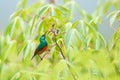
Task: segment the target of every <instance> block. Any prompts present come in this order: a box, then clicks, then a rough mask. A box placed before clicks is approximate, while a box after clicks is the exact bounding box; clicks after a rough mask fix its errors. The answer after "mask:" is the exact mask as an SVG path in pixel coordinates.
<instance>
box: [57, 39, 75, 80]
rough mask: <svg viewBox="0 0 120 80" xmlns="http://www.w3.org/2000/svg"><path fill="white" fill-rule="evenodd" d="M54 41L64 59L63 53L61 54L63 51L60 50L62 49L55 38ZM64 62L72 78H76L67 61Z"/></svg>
mask: <svg viewBox="0 0 120 80" xmlns="http://www.w3.org/2000/svg"><path fill="white" fill-rule="evenodd" d="M55 43H56V45H57V47H58V48H59V50H60V52H61V55H62V57H63V59H64V60H65V61H66V58H65V56H64V54H63V52H62V49H61V47H60V46H59V44H58V43H57V41H56V40H55ZM66 64H67V67H68V69H69V71H70V73H71V74H72V77H73V79H74V80H77V79H76V77H75V75H74V74H73V73H72V71H71V69H70V65H69V64H68V63H67V62H66Z"/></svg>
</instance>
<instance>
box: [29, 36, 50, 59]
mask: <svg viewBox="0 0 120 80" xmlns="http://www.w3.org/2000/svg"><path fill="white" fill-rule="evenodd" d="M39 40H40V43H39V45H38V47H37V48H36V50H35V52H34V55H33V56H32V58H31V60H32V59H33V58H34V57H35V56H36V55H39V56H40V54H42V53H43V52H44V51H46V50H47V48H48V43H47V41H46V34H43V35H42V36H41V37H40V39H39ZM40 58H41V57H40ZM41 59H42V58H41Z"/></svg>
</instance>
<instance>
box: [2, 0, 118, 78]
mask: <svg viewBox="0 0 120 80" xmlns="http://www.w3.org/2000/svg"><path fill="white" fill-rule="evenodd" d="M63 2H64V3H63V5H58V4H55V3H47V2H45V1H42V0H41V1H37V2H35V3H33V4H32V5H30V6H27V5H26V4H27V0H20V1H19V3H18V5H17V7H16V11H15V12H14V13H13V14H12V15H11V16H10V22H9V24H8V26H7V27H6V29H5V31H4V32H3V33H2V34H0V80H118V79H120V59H119V56H120V36H119V35H120V27H119V25H118V28H117V29H116V31H115V32H114V34H113V35H112V37H111V39H110V40H109V41H108V42H106V40H105V39H104V38H103V36H102V35H101V34H100V33H99V32H98V26H99V24H101V23H102V17H103V16H105V18H110V25H111V26H112V25H114V22H119V19H120V11H119V3H120V0H106V1H105V2H100V3H99V4H98V7H97V8H96V10H95V11H94V12H93V13H92V14H89V13H87V12H86V11H85V10H83V9H81V8H80V6H79V5H78V4H77V3H76V2H75V1H74V0H63ZM111 6H113V7H114V10H115V11H113V12H109V10H110V7H111ZM74 9H77V10H78V13H79V15H80V17H81V19H78V20H76V21H75V20H74V13H75V11H74ZM52 25H54V28H53V26H52ZM49 30H54V31H53V33H50V34H48V35H47V41H48V43H49V48H50V53H49V54H48V56H47V57H46V58H45V59H43V60H42V61H41V62H40V63H39V64H38V65H36V64H37V63H38V62H39V61H40V59H39V57H37V56H36V58H35V59H34V60H32V61H31V56H32V55H33V53H34V50H35V48H36V46H37V44H38V43H39V37H40V36H41V35H42V34H44V33H45V32H46V31H49ZM54 32H55V34H56V35H55V34H54ZM62 53H63V55H64V56H65V58H66V59H64V58H63V56H61V54H62ZM74 77H75V78H74Z"/></svg>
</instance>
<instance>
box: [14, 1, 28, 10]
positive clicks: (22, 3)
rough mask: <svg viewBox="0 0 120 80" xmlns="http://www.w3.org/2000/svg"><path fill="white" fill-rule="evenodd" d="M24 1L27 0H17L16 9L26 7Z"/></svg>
mask: <svg viewBox="0 0 120 80" xmlns="http://www.w3.org/2000/svg"><path fill="white" fill-rule="evenodd" d="M26 3H27V0H20V1H19V2H18V4H17V7H16V8H17V9H19V8H22V9H23V8H25V7H26Z"/></svg>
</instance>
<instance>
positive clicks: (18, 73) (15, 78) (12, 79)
mask: <svg viewBox="0 0 120 80" xmlns="http://www.w3.org/2000/svg"><path fill="white" fill-rule="evenodd" d="M20 76H21V74H20V72H17V73H15V75H14V76H12V78H11V79H10V80H17V79H19V77H20Z"/></svg>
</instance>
